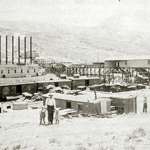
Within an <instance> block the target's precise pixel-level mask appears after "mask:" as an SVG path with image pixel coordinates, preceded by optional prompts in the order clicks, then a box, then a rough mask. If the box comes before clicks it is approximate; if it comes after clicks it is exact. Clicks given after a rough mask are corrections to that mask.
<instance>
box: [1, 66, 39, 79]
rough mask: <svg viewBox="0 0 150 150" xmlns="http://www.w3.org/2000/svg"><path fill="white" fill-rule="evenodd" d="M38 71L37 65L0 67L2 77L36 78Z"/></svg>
mask: <svg viewBox="0 0 150 150" xmlns="http://www.w3.org/2000/svg"><path fill="white" fill-rule="evenodd" d="M38 70H39V67H38V66H37V65H0V77H1V78H2V77H4V76H5V77H25V76H36V75H37V74H38Z"/></svg>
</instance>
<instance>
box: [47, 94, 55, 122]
mask: <svg viewBox="0 0 150 150" xmlns="http://www.w3.org/2000/svg"><path fill="white" fill-rule="evenodd" d="M46 106H47V112H48V124H53V117H54V111H55V108H56V105H55V100H54V98H53V95H49V96H48V97H47V99H46Z"/></svg>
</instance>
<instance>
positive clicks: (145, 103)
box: [143, 97, 147, 113]
mask: <svg viewBox="0 0 150 150" xmlns="http://www.w3.org/2000/svg"><path fill="white" fill-rule="evenodd" d="M143 112H144V113H147V99H146V97H145V99H144V104H143Z"/></svg>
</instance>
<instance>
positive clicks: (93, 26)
mask: <svg viewBox="0 0 150 150" xmlns="http://www.w3.org/2000/svg"><path fill="white" fill-rule="evenodd" d="M6 3H7V1H2V2H0V4H1V6H0V7H1V10H0V17H1V21H0V32H1V33H3V34H4V35H5V34H15V35H16V36H17V35H19V34H22V35H23V34H27V35H33V38H34V45H33V47H34V49H37V50H38V51H39V52H40V54H41V56H43V57H50V58H54V59H56V60H57V61H67V60H68V61H74V62H80V61H82V62H92V61H103V60H104V59H108V58H110V59H111V58H113V57H117V58H118V57H141V56H143V57H145V56H147V57H149V56H150V51H149V48H150V42H149V39H150V31H149V26H150V19H149V18H150V7H149V6H150V5H149V4H150V2H148V1H144V2H143V1H142V0H133V1H132V2H131V1H130V0H126V1H124V0H121V2H120V3H119V2H118V1H117V0H100V1H96V0H87V1H82V2H81V1H80V0H70V1H69V0H66V1H64V0H57V1H54V0H51V1H49V0H44V2H43V1H41V0H37V1H36V2H35V1H31V0H27V1H25V0H22V1H18V0H14V1H13V3H12V2H10V3H9V5H8V6H6Z"/></svg>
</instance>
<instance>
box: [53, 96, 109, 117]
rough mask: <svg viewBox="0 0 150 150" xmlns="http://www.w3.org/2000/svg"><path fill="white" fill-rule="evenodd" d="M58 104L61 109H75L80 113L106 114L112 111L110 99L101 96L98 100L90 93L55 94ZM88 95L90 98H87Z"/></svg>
mask: <svg viewBox="0 0 150 150" xmlns="http://www.w3.org/2000/svg"><path fill="white" fill-rule="evenodd" d="M54 97H55V100H56V106H57V107H61V109H74V110H76V111H77V112H79V113H86V114H105V113H108V112H109V111H110V104H111V102H110V99H109V98H99V99H97V100H95V99H94V97H91V96H90V95H84V94H83V95H76V96H75V95H67V94H57V95H55V96H54ZM87 97H88V98H87Z"/></svg>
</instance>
